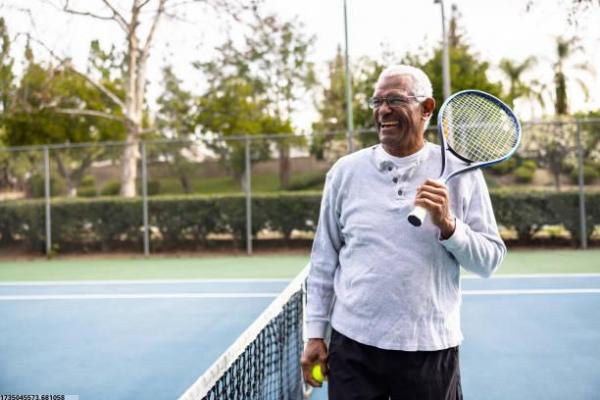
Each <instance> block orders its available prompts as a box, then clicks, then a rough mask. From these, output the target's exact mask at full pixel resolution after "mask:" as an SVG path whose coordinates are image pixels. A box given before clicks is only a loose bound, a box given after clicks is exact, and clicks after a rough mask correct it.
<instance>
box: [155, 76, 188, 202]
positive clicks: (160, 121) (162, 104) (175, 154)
mask: <svg viewBox="0 0 600 400" xmlns="http://www.w3.org/2000/svg"><path fill="white" fill-rule="evenodd" d="M163 82H164V86H165V88H164V91H163V93H162V94H161V95H160V96H159V98H158V99H157V101H156V102H157V104H158V106H159V109H158V113H157V115H156V127H157V128H158V129H159V130H160V131H161V132H162V133H163V134H166V135H167V136H168V137H170V138H177V139H184V140H185V139H192V138H193V136H194V131H195V129H196V114H197V110H196V106H195V99H194V95H193V94H192V93H191V92H189V91H186V90H184V89H183V88H182V87H181V81H180V80H179V79H178V78H177V76H175V73H174V72H173V69H172V67H171V66H166V67H164V68H163ZM183 149H184V147H182V148H179V147H177V148H176V149H174V150H173V149H172V148H171V147H170V146H169V148H168V149H166V152H167V153H169V154H171V155H172V163H173V167H174V169H175V172H176V174H177V176H178V177H179V182H180V183H181V187H182V189H183V191H184V192H185V193H191V191H192V185H191V182H190V181H189V175H190V173H191V172H192V168H193V165H191V164H190V163H189V162H188V160H187V159H186V158H185V156H184V155H183V154H182V151H183Z"/></svg>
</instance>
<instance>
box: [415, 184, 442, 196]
mask: <svg viewBox="0 0 600 400" xmlns="http://www.w3.org/2000/svg"><path fill="white" fill-rule="evenodd" d="M419 193H435V194H438V195H440V196H444V197H447V196H448V189H446V187H445V186H442V187H438V186H431V185H427V184H425V185H422V186H420V187H419V188H418V189H417V195H418V194H419Z"/></svg>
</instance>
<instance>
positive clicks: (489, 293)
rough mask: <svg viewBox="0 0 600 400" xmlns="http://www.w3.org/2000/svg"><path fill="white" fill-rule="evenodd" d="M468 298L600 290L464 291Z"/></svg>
mask: <svg viewBox="0 0 600 400" xmlns="http://www.w3.org/2000/svg"><path fill="white" fill-rule="evenodd" d="M462 294H463V295H466V296H497V295H520V294H600V289H595V288H594V289H506V290H504V289H503V290H463V291H462Z"/></svg>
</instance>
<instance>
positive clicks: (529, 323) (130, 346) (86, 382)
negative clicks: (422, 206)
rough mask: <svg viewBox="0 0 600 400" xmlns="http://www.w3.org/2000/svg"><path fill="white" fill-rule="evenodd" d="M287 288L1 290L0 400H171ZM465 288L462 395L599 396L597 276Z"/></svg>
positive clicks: (507, 279) (500, 280)
mask: <svg viewBox="0 0 600 400" xmlns="http://www.w3.org/2000/svg"><path fill="white" fill-rule="evenodd" d="M286 284H287V281H286V280H197V281H189V280H188V281H175V280H173V281H152V282H149V281H111V282H100V281H96V282H53V283H49V282H38V283H35V282H28V283H27V282H24V283H17V282H14V283H11V282H3V283H0V321H1V324H0V355H1V358H0V394H65V395H67V394H68V395H78V396H79V399H81V400H88V399H89V400H93V399H150V398H152V399H176V398H177V397H179V396H180V395H181V394H182V393H183V392H184V391H185V390H186V388H187V387H188V386H190V385H191V384H192V383H193V382H194V381H195V380H196V379H197V377H198V376H199V375H200V374H201V373H202V372H203V371H204V370H205V369H207V368H208V367H209V366H210V365H211V364H212V362H214V361H215V359H216V358H217V357H218V356H219V355H220V354H221V353H222V352H223V351H224V350H226V349H227V347H228V346H229V345H230V344H231V343H232V342H233V341H234V340H235V339H236V338H237V337H238V336H239V335H240V334H241V333H242V332H243V331H244V329H245V328H246V327H247V326H249V325H250V324H251V323H252V321H253V320H254V319H255V318H256V317H257V316H258V315H259V314H260V313H261V311H262V310H264V309H265V308H266V307H267V305H268V304H269V303H270V302H271V301H272V300H273V299H274V297H275V296H276V295H277V294H278V293H279V292H280V291H281V290H282V289H283V288H284V287H285V286H286ZM462 285H463V309H462V310H463V313H462V321H463V332H464V335H465V341H464V343H463V345H462V348H461V366H462V384H463V391H464V395H465V398H466V399H489V400H494V399H497V400H506V399H511V400H517V399H571V400H583V399H598V398H600V397H599V396H600V395H599V393H600V345H599V343H600V318H599V317H600V315H599V310H600V274H579V275H535V276H527V275H522V276H519V277H516V276H497V277H494V278H492V279H489V280H483V279H477V278H469V277H467V278H465V279H463V283H462ZM312 398H313V399H326V398H327V396H326V391H325V390H324V389H319V390H315V391H314V393H313V397H312Z"/></svg>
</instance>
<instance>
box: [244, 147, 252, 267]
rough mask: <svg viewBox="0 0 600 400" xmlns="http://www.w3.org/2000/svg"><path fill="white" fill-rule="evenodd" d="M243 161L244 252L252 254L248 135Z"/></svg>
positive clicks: (250, 175)
mask: <svg viewBox="0 0 600 400" xmlns="http://www.w3.org/2000/svg"><path fill="white" fill-rule="evenodd" d="M245 144H246V148H245V161H246V171H245V174H246V179H245V180H246V187H245V188H244V189H245V192H246V252H247V253H248V255H252V173H251V171H250V170H251V168H252V165H251V164H250V144H251V143H250V137H249V136H246V142H245Z"/></svg>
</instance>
